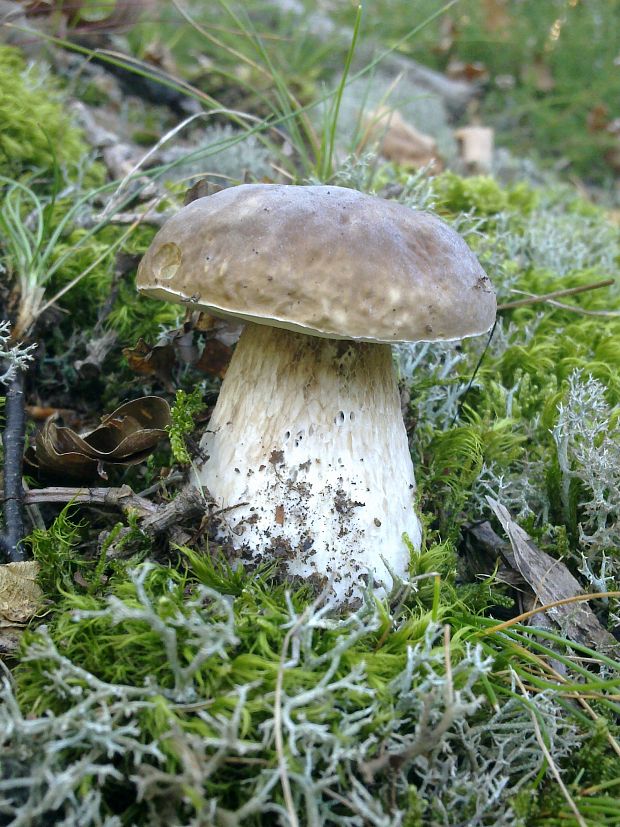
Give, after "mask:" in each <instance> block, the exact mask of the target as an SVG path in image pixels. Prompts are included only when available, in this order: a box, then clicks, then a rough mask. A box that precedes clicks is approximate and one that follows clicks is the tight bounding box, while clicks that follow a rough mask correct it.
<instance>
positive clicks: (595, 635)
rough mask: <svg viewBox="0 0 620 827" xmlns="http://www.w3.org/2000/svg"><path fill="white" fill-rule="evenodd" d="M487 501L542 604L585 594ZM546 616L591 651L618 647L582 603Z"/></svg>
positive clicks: (553, 610) (502, 510)
mask: <svg viewBox="0 0 620 827" xmlns="http://www.w3.org/2000/svg"><path fill="white" fill-rule="evenodd" d="M487 502H488V503H489V505H490V507H491V510H492V511H493V513H494V514H495V516H496V517H497V519H498V520H499V521H500V523H501V524H502V527H503V529H504V531H505V532H506V534H507V536H508V539H509V540H510V544H511V545H512V549H513V551H514V554H515V562H516V565H517V568H518V570H519V571H520V573H521V575H522V576H523V578H524V579H525V580H526V581H527V583H528V584H529V585H530V586H531V588H532V589H533V590H534V592H535V594H536V597H537V598H538V601H539V602H540V604H541V605H543V606H546V605H548V604H549V603H553V602H555V601H556V600H563V599H565V598H567V597H574V596H575V595H580V594H585V592H584V590H583V589H582V588H581V586H580V585H579V582H578V581H577V580H576V579H575V578H574V577H573V575H572V574H571V573H570V571H569V570H568V569H567V567H566V566H565V565H564V563H562V562H561V561H560V560H556V559H555V558H553V557H551V556H550V555H548V554H545V552H544V551H541V550H540V549H539V548H537V547H536V546H535V545H534V543H533V542H532V539H531V537H530V536H529V534H527V533H526V532H525V531H524V530H523V529H522V528H521V526H519V525H517V523H515V522H514V520H513V519H512V517H511V516H510V513H509V511H508V509H506V508H505V507H504V506H503V505H501V503H498V502H497V501H496V500H494V499H493V498H492V497H487ZM546 614H547V617H549V618H551V619H552V620H553V621H554V622H555V623H556V624H557V625H558V626H559V627H560V629H561V630H562V632H563V633H564V634H565V635H566V636H567V637H568V638H570V639H571V640H574V641H575V642H577V643H582V644H583V645H584V646H590V647H592V648H594V649H605V650H608V649H610V648H616V647H618V641H617V640H616V639H615V638H614V637H613V635H611V634H610V633H609V632H608V631H607V630H606V629H605V627H604V626H603V625H602V624H601V623H600V622H599V620H598V618H597V617H596V615H595V614H594V612H593V611H592V609H591V608H590V607H589V606H588V604H587V603H586V602H585V601H579V602H575V603H568V604H566V605H564V606H554V607H553V608H550V609H547V610H546Z"/></svg>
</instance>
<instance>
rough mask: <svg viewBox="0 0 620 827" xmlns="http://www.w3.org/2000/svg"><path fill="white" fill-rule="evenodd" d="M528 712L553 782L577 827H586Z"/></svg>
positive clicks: (522, 688)
mask: <svg viewBox="0 0 620 827" xmlns="http://www.w3.org/2000/svg"><path fill="white" fill-rule="evenodd" d="M513 674H514V678H515V681H516V683H517V684H518V686H519V689H520V690H521V693H522V694H523V697H524V698H527V690H526V689H525V687H524V686H523V683H522V681H521V679H520V678H519V676H518V675H517V673H516V672H513ZM529 712H530V715H531V717H532V724H533V726H534V734H535V735H536V740H537V741H538V745H539V746H540V749H541V750H542V753H543V755H544V756H545V759H546V761H547V764H548V765H549V769H550V770H551V772H552V774H553V777H554V778H555V780H556V781H557V783H558V787H559V788H560V790H561V791H562V795H563V796H564V798H565V799H566V803H567V804H568V806H569V807H570V808H571V810H572V811H573V814H574V816H575V819H576V820H577V823H578V824H579V827H588V825H587V823H586V821H585V819H584V818H583V816H582V815H581V813H580V812H579V810H578V809H577V805H576V804H575V802H574V801H573V799H572V798H571V794H570V793H569V791H568V789H567V788H566V785H565V784H564V782H563V781H562V777H561V775H560V772H559V770H558V768H557V767H556V765H555V762H554V760H553V757H552V755H551V753H550V752H549V750H548V748H547V745H546V744H545V739H544V738H543V735H542V732H541V731H540V725H539V723H538V718H537V717H536V714H535V713H534V712H532V711H531V710H529Z"/></svg>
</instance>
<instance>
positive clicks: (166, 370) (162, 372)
mask: <svg viewBox="0 0 620 827" xmlns="http://www.w3.org/2000/svg"><path fill="white" fill-rule="evenodd" d="M123 356H124V357H125V358H126V359H127V362H128V364H129V367H130V368H131V370H133V372H134V373H139V374H140V375H141V376H155V377H156V378H157V379H159V380H160V382H161V383H162V384H163V386H164V387H165V388H166V390H168V391H173V390H174V384H173V382H172V370H173V368H174V363H175V353H174V347H173V345H171V344H169V343H168V342H166V343H163V344H157V345H154V346H153V347H151V345H149V344H147V343H146V342H145V341H144V339H138V342H137V344H136V346H135V347H133V348H131V347H124V348H123Z"/></svg>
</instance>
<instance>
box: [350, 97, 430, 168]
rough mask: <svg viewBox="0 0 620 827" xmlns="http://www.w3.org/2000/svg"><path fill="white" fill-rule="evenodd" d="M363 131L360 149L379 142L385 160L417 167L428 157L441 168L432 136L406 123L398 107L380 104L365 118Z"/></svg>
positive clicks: (424, 162)
mask: <svg viewBox="0 0 620 827" xmlns="http://www.w3.org/2000/svg"><path fill="white" fill-rule="evenodd" d="M365 123H366V133H365V135H364V137H363V138H362V141H361V142H360V149H363V148H364V146H366V145H367V144H368V143H373V142H376V143H378V144H379V152H380V153H381V155H383V157H384V158H387V160H388V161H394V162H395V163H397V164H401V165H403V166H410V167H414V168H415V169H418V168H420V167H423V166H426V164H428V163H430V162H431V161H434V162H435V169H436V170H437V171H439V170H440V168H441V162H440V159H439V152H438V150H437V144H436V142H435V139H434V138H431V137H430V135H425V134H424V133H423V132H420V131H418V130H417V129H416V128H415V127H414V126H412V125H411V124H409V123H407V122H406V121H405V119H404V118H403V116H402V115H401V114H400V112H399V111H398V110H397V109H389V108H388V107H385V106H382V107H380V108H379V109H377V110H376V111H375V112H372V113H371V114H370V116H369V117H368V118H367V119H366V121H365Z"/></svg>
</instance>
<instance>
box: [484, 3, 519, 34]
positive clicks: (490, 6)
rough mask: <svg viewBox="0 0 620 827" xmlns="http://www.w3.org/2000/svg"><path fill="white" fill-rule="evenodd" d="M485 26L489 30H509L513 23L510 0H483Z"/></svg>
mask: <svg viewBox="0 0 620 827" xmlns="http://www.w3.org/2000/svg"><path fill="white" fill-rule="evenodd" d="M483 4H484V17H483V19H484V28H485V29H486V30H487V31H488V32H499V31H502V30H503V31H507V30H508V29H509V27H510V24H511V23H512V18H511V17H510V14H509V13H508V0H483Z"/></svg>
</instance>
